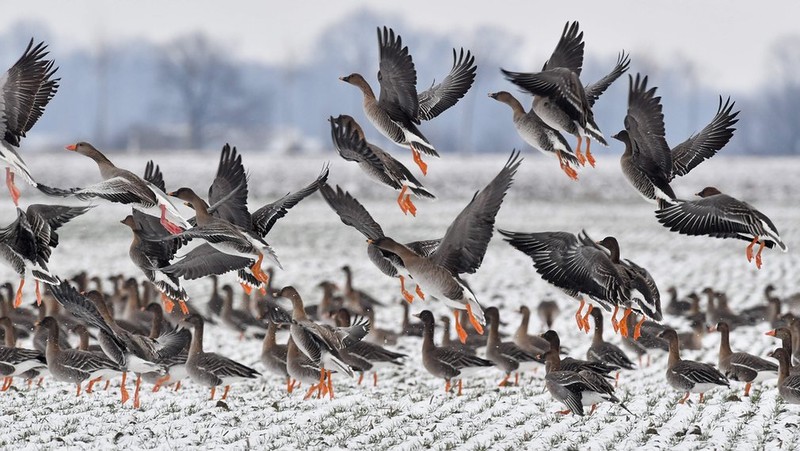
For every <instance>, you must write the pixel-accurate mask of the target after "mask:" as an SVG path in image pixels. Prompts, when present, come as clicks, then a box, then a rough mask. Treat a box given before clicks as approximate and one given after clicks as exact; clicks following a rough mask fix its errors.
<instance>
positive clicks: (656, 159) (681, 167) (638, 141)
mask: <svg viewBox="0 0 800 451" xmlns="http://www.w3.org/2000/svg"><path fill="white" fill-rule="evenodd" d="M628 79H629V84H630V87H629V90H628V113H627V115H626V116H625V128H624V129H623V130H622V131H620V132H619V133H617V134H616V135H614V136H612V138H614V139H616V140H618V141H621V142H622V143H623V144H625V151H624V152H623V154H622V157H621V160H620V164H621V165H622V172H623V174H625V177H626V178H627V179H628V182H630V184H631V185H633V187H634V188H635V189H636V190H637V191H638V192H639V194H640V195H641V196H642V197H644V199H645V200H647V201H648V202H655V203H657V204H658V205H659V208H662V207H664V206H666V205H670V204H673V203H674V202H675V200H676V196H675V192H674V191H673V190H672V187H671V186H670V182H671V181H672V179H673V178H675V177H676V176H682V175H686V174H688V173H689V171H691V170H692V169H694V167H695V166H697V165H698V164H700V163H701V162H703V161H704V160H706V159H708V158H711V157H713V156H714V155H716V153H717V152H718V151H719V150H720V149H722V148H723V147H725V145H726V144H727V143H728V141H730V139H731V138H732V137H733V132H734V131H735V130H736V129H735V128H733V125H734V124H736V122H738V119H736V116H737V115H738V114H739V112H738V111H737V112H735V113H731V111H732V109H733V106H734V104H735V102H731V101H730V98H728V99H727V100H726V101H725V103H724V104H723V103H722V97H720V98H719V108H718V109H717V114H716V115H715V116H714V119H712V121H711V122H710V123H709V124H708V125H706V126H705V128H703V130H701V131H700V133H698V134H696V135H692V136H691V137H689V138H688V139H687V140H686V141H684V142H682V143H680V144H678V145H677V146H675V147H674V148H673V149H670V147H669V145H668V144H667V141H666V138H665V131H664V114H663V113H662V111H661V98H660V97H656V95H655V93H656V88H651V89H647V77H646V76H645V77H642V76H641V74H636V78H635V79H634V77H633V76H631V75H629V76H628Z"/></svg>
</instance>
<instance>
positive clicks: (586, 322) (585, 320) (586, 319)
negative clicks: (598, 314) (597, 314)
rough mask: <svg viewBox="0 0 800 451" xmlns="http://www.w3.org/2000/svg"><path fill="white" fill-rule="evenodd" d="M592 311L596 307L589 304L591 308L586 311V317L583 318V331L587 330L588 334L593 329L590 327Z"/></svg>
mask: <svg viewBox="0 0 800 451" xmlns="http://www.w3.org/2000/svg"><path fill="white" fill-rule="evenodd" d="M592 310H594V306H593V305H592V304H589V308H588V309H586V315H584V316H583V330H585V331H586V333H587V334H588V333H589V330H590V329H591V327H589V315H590V314H591V313H592Z"/></svg>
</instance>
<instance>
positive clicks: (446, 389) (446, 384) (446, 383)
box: [444, 379, 450, 393]
mask: <svg viewBox="0 0 800 451" xmlns="http://www.w3.org/2000/svg"><path fill="white" fill-rule="evenodd" d="M444 392H445V393H450V379H445V381H444Z"/></svg>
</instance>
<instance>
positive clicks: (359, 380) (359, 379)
mask: <svg viewBox="0 0 800 451" xmlns="http://www.w3.org/2000/svg"><path fill="white" fill-rule="evenodd" d="M362 382H364V372H363V371H362V372H361V373H360V374H359V375H358V385H361V383H362Z"/></svg>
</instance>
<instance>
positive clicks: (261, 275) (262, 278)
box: [250, 252, 269, 284]
mask: <svg viewBox="0 0 800 451" xmlns="http://www.w3.org/2000/svg"><path fill="white" fill-rule="evenodd" d="M263 261H264V254H262V253H260V252H259V253H258V259H257V260H256V262H255V263H253V266H251V267H250V270H251V271H253V275H254V276H256V279H257V280H258V281H259V282H261V283H264V284H266V283H267V282H269V276H268V275H267V274H266V273H265V272H264V271H262V270H261V262H263Z"/></svg>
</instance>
